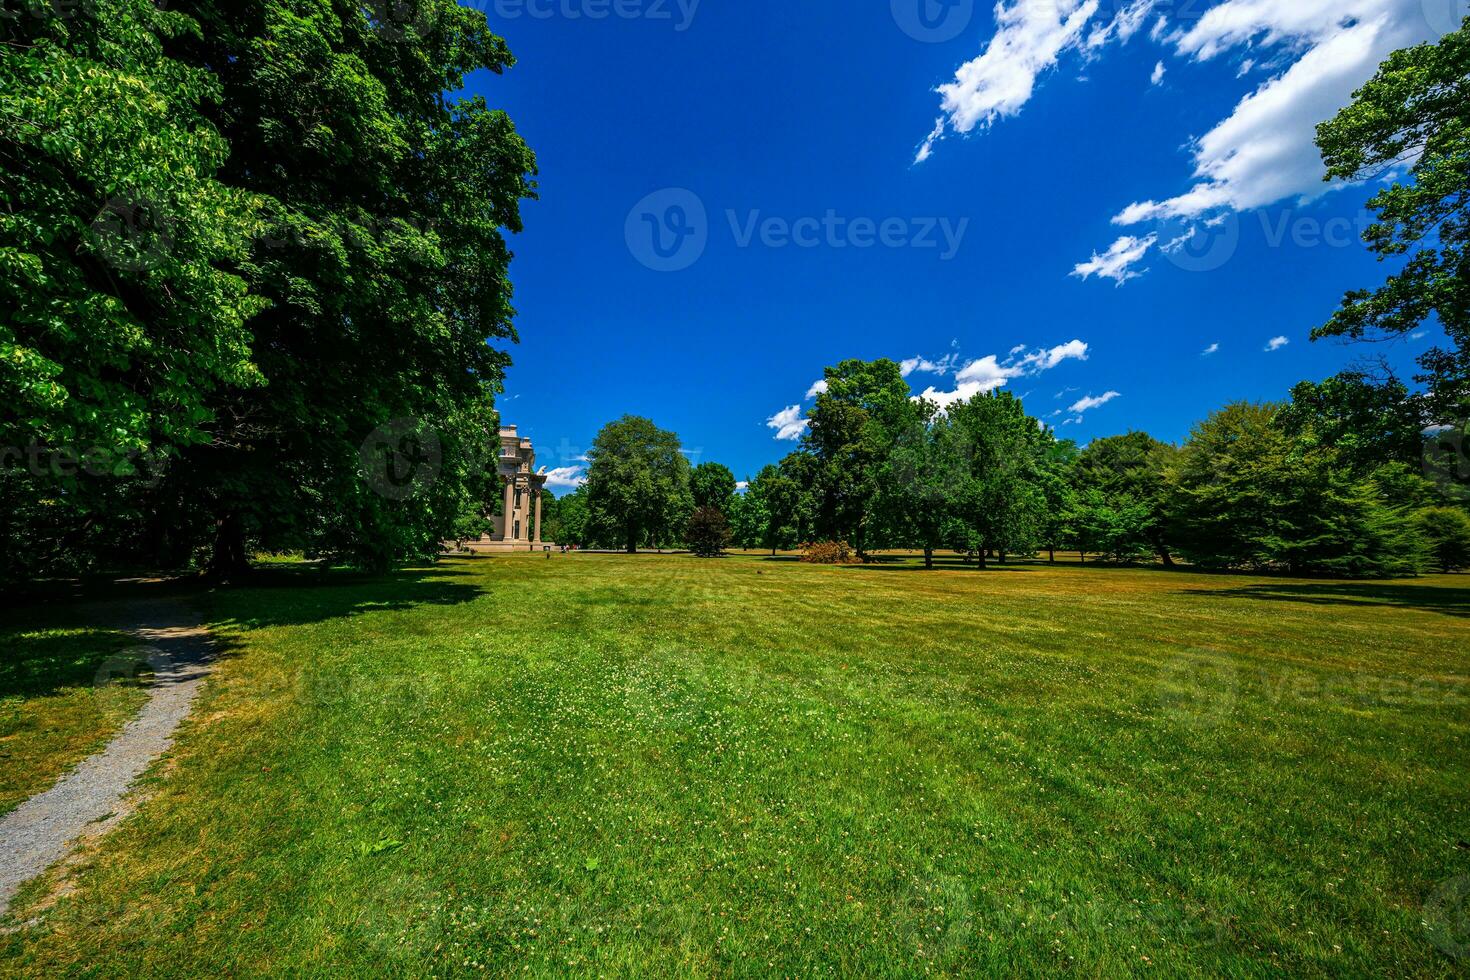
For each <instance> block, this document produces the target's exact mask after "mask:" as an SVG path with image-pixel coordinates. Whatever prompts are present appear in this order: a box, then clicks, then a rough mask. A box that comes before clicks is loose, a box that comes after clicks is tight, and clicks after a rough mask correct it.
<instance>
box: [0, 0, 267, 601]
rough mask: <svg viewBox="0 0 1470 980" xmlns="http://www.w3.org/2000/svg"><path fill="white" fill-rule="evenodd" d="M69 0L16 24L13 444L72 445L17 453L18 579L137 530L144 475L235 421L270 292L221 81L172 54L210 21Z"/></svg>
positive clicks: (0, 505) (1, 38)
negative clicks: (254, 273)
mask: <svg viewBox="0 0 1470 980" xmlns="http://www.w3.org/2000/svg"><path fill="white" fill-rule="evenodd" d="M65 7H66V16H55V15H54V12H53V11H51V10H49V9H44V10H43V9H40V8H39V7H38V8H37V9H32V10H30V11H27V12H26V13H21V12H20V11H16V10H14V9H11V7H10V6H7V10H6V14H5V16H4V17H3V18H0V446H6V447H18V448H21V449H22V450H24V451H29V450H30V449H31V448H32V447H35V448H37V449H39V450H42V451H44V452H46V453H54V454H56V455H55V456H52V457H49V460H50V462H49V463H48V464H47V465H45V466H40V467H32V466H21V465H17V461H15V460H12V459H10V458H6V459H5V460H3V465H4V467H5V469H6V470H7V472H6V473H5V474H4V475H3V476H0V554H3V555H4V558H3V559H0V576H4V577H6V578H18V577H21V576H24V575H28V574H35V573H39V572H48V571H50V572H55V571H69V570H77V569H80V568H82V567H85V565H86V564H87V563H88V562H89V561H90V560H92V559H94V558H95V557H97V553H98V552H99V551H101V550H103V549H109V548H111V547H113V546H118V545H122V544H123V543H124V542H128V543H131V542H132V541H133V540H134V532H133V531H132V529H135V528H137V527H138V526H139V525H140V524H141V523H142V520H141V513H142V504H141V501H140V496H141V495H142V493H143V491H144V490H145V489H146V487H145V486H144V484H145V483H146V482H151V481H153V480H155V479H156V478H157V476H158V474H159V471H160V470H161V469H162V468H163V467H164V466H165V465H166V461H167V459H168V457H170V456H174V455H176V454H177V453H178V451H179V450H180V449H181V448H182V447H186V446H190V445H194V444H198V443H201V442H206V441H208V440H209V439H210V438H211V433H212V432H213V431H214V430H215V429H216V428H217V414H216V411H215V408H214V406H213V404H212V398H213V396H214V395H215V394H216V393H218V392H219V391H221V390H223V389H226V388H233V389H239V390H249V389H252V388H255V387H258V386H259V385H260V383H261V381H262V376H261V372H260V370H259V369H258V367H257V365H256V364H255V362H254V360H253V358H252V354H251V335H250V332H249V329H248V321H249V320H250V319H251V317H252V316H254V315H255V314H257V313H258V312H259V311H260V310H261V309H262V308H263V307H264V305H265V300H264V299H263V298H262V297H259V296H252V295H248V294H247V289H246V283H245V282H244V281H243V280H242V278H241V277H240V276H239V275H237V274H233V273H232V272H230V271H227V267H228V266H230V265H233V264H235V263H237V262H238V261H239V260H241V259H242V258H243V257H244V255H245V253H246V243H248V241H249V240H250V238H251V236H252V235H253V234H254V233H255V232H256V230H257V229H258V228H259V227H260V214H259V212H260V207H261V201H260V200H259V199H258V198H256V197H254V196H252V195H250V194H248V193H246V192H244V191H242V190H240V189H238V188H232V187H229V186H226V184H225V183H224V182H222V181H221V180H220V179H218V177H217V174H218V172H219V170H220V168H221V167H222V166H223V164H224V162H225V160H226V157H227V155H228V153H229V148H228V146H227V144H226V142H225V140H223V139H222V138H221V136H220V133H219V132H218V131H217V129H216V128H215V127H214V126H212V125H211V124H210V122H209V121H208V119H207V118H206V115H205V113H206V111H207V110H208V109H209V108H210V107H211V106H213V105H214V104H216V103H217V101H218V99H219V97H220V86H219V84H218V81H217V79H216V78H214V77H213V76H212V75H211V74H210V73H209V72H207V71H205V70H202V69H200V68H198V67H190V66H188V65H186V64H184V63H183V62H182V61H180V60H179V59H177V58H175V57H172V56H171V53H172V51H173V49H175V48H177V47H178V46H179V45H180V44H181V43H185V42H186V41H187V39H188V38H189V37H191V36H196V35H197V33H198V30H199V28H198V25H197V24H196V23H195V22H194V21H193V20H192V19H191V18H189V17H188V16H186V15H185V14H184V13H180V12H176V11H164V10H160V9H158V7H157V6H156V5H155V4H154V3H152V2H151V0H95V2H89V3H85V4H67V5H65ZM166 49H167V50H168V51H169V52H170V54H169V55H166V54H165V50H166ZM51 463H55V464H56V465H54V466H53V465H50V464H51ZM79 463H80V464H81V465H79ZM99 546H101V547H100V548H99Z"/></svg>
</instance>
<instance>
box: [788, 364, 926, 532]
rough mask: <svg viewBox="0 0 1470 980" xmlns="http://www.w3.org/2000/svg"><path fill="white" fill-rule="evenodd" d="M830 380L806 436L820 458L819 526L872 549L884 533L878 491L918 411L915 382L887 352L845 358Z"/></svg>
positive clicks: (817, 481)
mask: <svg viewBox="0 0 1470 980" xmlns="http://www.w3.org/2000/svg"><path fill="white" fill-rule="evenodd" d="M825 380H826V383H827V388H826V391H824V392H823V393H821V394H819V395H818V396H817V400H816V404H815V405H814V406H813V407H812V410H811V412H810V413H809V425H808V428H807V432H806V436H805V437H804V439H805V448H806V449H807V450H808V451H809V452H810V453H811V454H812V456H813V457H814V458H815V460H816V462H817V463H818V467H817V473H816V479H815V487H816V494H817V501H818V504H817V507H818V509H817V528H816V533H817V534H818V535H821V536H825V537H827V538H833V539H836V538H841V539H845V540H848V541H850V542H851V543H852V544H853V545H854V546H855V547H856V548H857V551H858V554H859V555H861V556H864V557H865V556H866V555H867V552H868V551H869V550H870V549H871V548H873V547H874V546H875V544H876V543H877V541H878V539H879V538H880V536H881V534H882V526H881V515H880V514H879V511H878V508H877V497H878V492H879V488H880V481H881V479H882V474H883V470H884V467H885V466H886V465H887V462H888V453H889V450H890V449H891V448H892V446H893V444H894V441H895V439H896V438H897V436H898V433H899V432H900V431H902V430H903V429H904V427H905V426H906V425H907V423H908V420H909V419H910V418H911V417H912V414H913V404H912V402H910V400H909V386H908V382H906V381H905V380H904V378H903V371H902V369H901V368H900V367H899V366H898V364H896V363H895V362H893V361H890V360H887V359H883V360H877V361H858V360H847V361H843V362H842V363H841V364H838V365H837V366H836V367H829V368H827V370H826V372H825Z"/></svg>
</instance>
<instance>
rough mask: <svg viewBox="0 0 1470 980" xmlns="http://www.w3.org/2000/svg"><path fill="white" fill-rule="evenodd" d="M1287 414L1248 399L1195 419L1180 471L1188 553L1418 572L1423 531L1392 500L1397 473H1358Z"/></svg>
mask: <svg viewBox="0 0 1470 980" xmlns="http://www.w3.org/2000/svg"><path fill="white" fill-rule="evenodd" d="M1280 414H1281V407H1280V406H1278V405H1253V404H1246V403H1238V404H1234V405H1230V406H1227V407H1226V408H1224V409H1221V410H1220V411H1218V412H1216V413H1215V414H1213V415H1212V416H1210V418H1209V419H1207V420H1206V421H1204V422H1202V423H1200V424H1199V425H1198V426H1196V427H1195V429H1194V432H1193V433H1192V435H1191V436H1190V439H1189V441H1188V442H1187V443H1186V444H1185V446H1184V448H1183V449H1182V450H1181V452H1180V454H1179V458H1178V461H1177V463H1176V466H1175V469H1174V472H1173V478H1174V487H1175V494H1174V499H1173V517H1174V522H1173V531H1174V534H1175V537H1176V540H1177V542H1178V546H1179V548H1180V550H1181V552H1183V553H1184V554H1185V555H1186V556H1187V557H1188V558H1189V559H1190V560H1191V561H1193V562H1194V563H1195V564H1197V565H1200V566H1201V567H1204V568H1251V569H1272V568H1280V569H1284V570H1286V571H1290V572H1293V573H1316V574H1328V575H1344V576H1358V577H1369V576H1388V575H1412V574H1416V573H1417V572H1418V571H1419V570H1420V568H1421V566H1422V564H1423V558H1424V545H1423V540H1422V538H1421V537H1420V535H1419V533H1418V530H1417V528H1416V526H1415V525H1414V522H1413V520H1412V517H1411V513H1410V511H1409V509H1408V507H1406V506H1404V505H1403V504H1402V503H1401V502H1400V501H1397V500H1393V499H1390V497H1389V492H1390V490H1391V489H1392V486H1393V484H1392V482H1391V481H1385V482H1383V483H1380V482H1378V481H1377V480H1375V479H1374V478H1372V477H1368V478H1361V477H1356V476H1355V475H1354V474H1353V473H1352V472H1351V470H1350V469H1349V468H1347V467H1346V466H1344V465H1342V463H1341V461H1340V460H1339V459H1338V458H1337V456H1336V454H1335V453H1334V451H1333V450H1332V449H1330V448H1327V447H1322V446H1315V445H1312V444H1310V443H1304V442H1302V441H1299V440H1293V439H1292V438H1291V437H1290V436H1288V435H1287V434H1286V432H1285V431H1284V430H1283V428H1282V426H1281V425H1280V424H1278V419H1279V416H1280ZM1395 475H1396V474H1393V473H1390V476H1395Z"/></svg>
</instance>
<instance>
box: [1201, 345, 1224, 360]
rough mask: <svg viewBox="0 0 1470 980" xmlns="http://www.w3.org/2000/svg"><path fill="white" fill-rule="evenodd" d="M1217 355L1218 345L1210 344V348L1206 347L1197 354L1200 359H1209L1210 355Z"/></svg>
mask: <svg viewBox="0 0 1470 980" xmlns="http://www.w3.org/2000/svg"><path fill="white" fill-rule="evenodd" d="M1218 353H1220V345H1219V344H1211V345H1210V346H1208V347H1206V348H1205V349H1204V350H1202V351H1200V352H1199V356H1200V357H1209V356H1210V355H1211V354H1218Z"/></svg>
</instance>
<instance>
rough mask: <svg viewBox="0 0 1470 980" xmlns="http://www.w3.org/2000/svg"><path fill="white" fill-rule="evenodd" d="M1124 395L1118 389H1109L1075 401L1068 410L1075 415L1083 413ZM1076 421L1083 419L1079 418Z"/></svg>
mask: <svg viewBox="0 0 1470 980" xmlns="http://www.w3.org/2000/svg"><path fill="white" fill-rule="evenodd" d="M1122 397H1123V396H1122V395H1121V394H1119V393H1118V392H1116V391H1109V392H1106V393H1105V394H1101V395H1097V396H1093V395H1088V396H1087V397H1086V398H1079V399H1078V400H1077V401H1075V402H1073V403H1072V405H1071V407H1069V408H1068V409H1067V411H1069V412H1071V413H1072V414H1074V415H1081V414H1082V413H1083V412H1090V411H1092V410H1093V409H1094V408H1101V407H1102V406H1104V405H1106V404H1107V403H1108V402H1110V401H1112V400H1113V399H1114V398H1122ZM1075 421H1081V420H1080V419H1077V420H1075Z"/></svg>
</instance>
